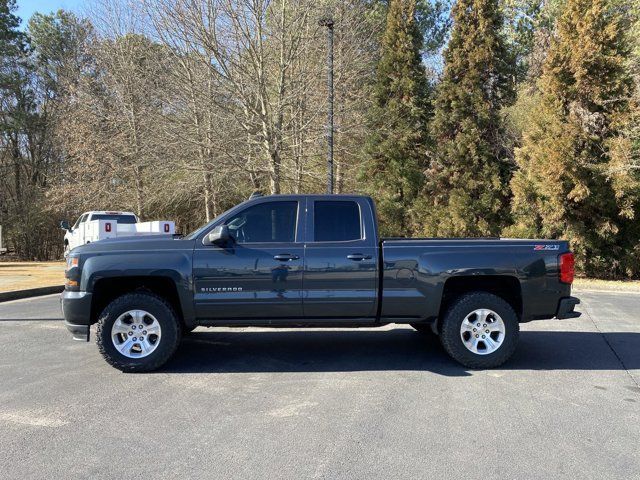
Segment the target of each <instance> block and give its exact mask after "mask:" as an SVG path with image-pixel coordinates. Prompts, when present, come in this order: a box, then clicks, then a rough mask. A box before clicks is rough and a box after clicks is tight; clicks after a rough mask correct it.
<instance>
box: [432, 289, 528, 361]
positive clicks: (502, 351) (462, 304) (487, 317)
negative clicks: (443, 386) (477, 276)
mask: <svg viewBox="0 0 640 480" xmlns="http://www.w3.org/2000/svg"><path fill="white" fill-rule="evenodd" d="M519 327H520V325H519V323H518V316H517V315H516V312H515V311H514V310H513V308H512V307H511V305H509V304H508V303H507V302H506V301H505V300H503V299H502V298H500V297H498V296H496V295H492V294H490V293H486V292H472V293H467V294H465V295H462V296H461V297H460V298H458V299H457V300H456V301H455V302H454V303H453V304H452V305H451V306H450V307H449V309H448V310H447V313H446V314H445V316H444V318H443V321H442V329H441V333H440V340H441V342H442V346H443V347H444V349H445V350H446V351H447V353H448V354H449V355H451V356H452V357H453V358H454V359H455V360H457V361H458V362H460V363H461V364H462V365H464V366H465V367H469V368H492V367H497V366H499V365H502V364H503V363H504V362H506V361H507V360H508V359H509V358H510V357H511V355H513V352H514V351H515V349H516V345H517V343H518V336H519V332H520V328H519Z"/></svg>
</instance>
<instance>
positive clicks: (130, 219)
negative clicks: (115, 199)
mask: <svg viewBox="0 0 640 480" xmlns="http://www.w3.org/2000/svg"><path fill="white" fill-rule="evenodd" d="M91 220H115V221H116V222H118V223H121V224H124V225H131V224H134V223H138V222H136V217H135V216H133V215H107V214H104V213H97V214H94V215H93V216H92V217H91Z"/></svg>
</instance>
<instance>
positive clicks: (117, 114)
mask: <svg viewBox="0 0 640 480" xmlns="http://www.w3.org/2000/svg"><path fill="white" fill-rule="evenodd" d="M639 14H640V2H638V1H637V0H634V2H632V3H629V2H623V1H620V0H457V1H451V2H449V1H448V0H388V1H386V0H344V1H337V0H321V1H307V0H299V1H291V0H199V1H193V0H144V1H142V2H131V1H128V0H97V1H95V2H93V3H92V5H91V9H90V11H88V12H86V14H83V15H82V16H79V15H77V14H74V13H71V12H67V11H62V10H61V11H58V12H55V13H51V14H35V15H34V16H33V17H32V18H31V19H29V21H28V24H27V25H26V28H23V29H21V28H20V19H18V18H17V17H16V16H15V0H0V53H1V55H2V60H1V62H2V63H1V64H0V96H1V98H0V188H1V191H0V223H1V224H2V225H3V226H4V227H5V232H6V236H7V239H8V241H9V242H10V246H11V247H12V248H13V249H14V250H15V251H16V252H17V253H18V254H19V255H20V256H21V257H23V258H29V259H46V258H55V257H57V256H59V255H60V254H61V245H62V242H61V238H60V237H61V234H60V231H59V230H58V229H57V223H58V222H59V220H60V219H62V218H73V217H75V216H77V215H78V214H79V213H81V212H82V211H84V210H89V209H103V208H104V209H123V210H125V209H126V210H132V211H134V212H136V213H137V214H138V215H139V216H141V217H143V218H149V219H151V218H158V217H163V218H170V219H174V220H176V222H177V224H178V226H179V229H180V230H181V231H183V232H186V231H188V230H190V229H192V228H195V227H196V226H198V225H199V224H201V223H203V222H205V221H208V220H210V219H212V218H214V217H215V216H216V215H218V214H220V213H221V212H222V211H224V210H225V209H227V208H229V207H230V206H232V205H234V204H236V203H237V202H239V201H241V200H243V199H245V198H247V196H248V195H249V194H250V193H251V192H253V191H262V192H264V193H267V194H269V193H271V194H273V193H312V192H313V193H315V192H322V191H324V188H325V184H326V164H325V161H326V160H325V152H326V126H325V119H326V111H327V105H326V95H327V90H326V88H327V87H326V73H327V72H326V68H327V67H326V63H325V59H326V48H327V47H326V31H325V30H324V28H325V27H323V26H322V25H320V22H319V20H320V19H321V18H323V17H326V16H327V15H331V16H332V17H333V19H334V25H335V26H334V32H335V39H334V68H335V81H334V82H335V112H334V115H335V135H334V138H335V144H334V151H335V175H336V182H335V184H336V187H335V188H336V193H341V192H361V193H368V194H371V195H372V196H373V197H374V198H375V200H376V202H377V205H378V210H379V215H380V218H381V224H382V231H383V233H384V234H385V235H399V236H406V235H416V236H433V237H437V236H470V237H479V236H511V237H513V236H517V237H528V238H531V237H548V238H566V239H568V240H570V242H571V245H572V248H573V249H574V250H575V252H576V253H577V258H578V267H579V269H580V270H581V271H582V272H583V273H584V274H586V275H590V276H596V277H603V278H638V277H640V221H639V220H638V218H637V216H638V214H639V213H640V208H639V206H640V157H639V150H640V127H639V122H638V119H639V117H640V115H639V112H640V108H639V100H640V97H639V93H638V92H639V89H638V86H639V82H640V22H639V20H638V18H639V17H638V15H639Z"/></svg>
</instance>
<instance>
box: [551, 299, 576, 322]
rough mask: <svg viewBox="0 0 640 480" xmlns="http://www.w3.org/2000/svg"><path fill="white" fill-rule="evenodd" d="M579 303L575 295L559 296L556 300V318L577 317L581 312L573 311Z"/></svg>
mask: <svg viewBox="0 0 640 480" xmlns="http://www.w3.org/2000/svg"><path fill="white" fill-rule="evenodd" d="M579 303H580V299H578V298H576V297H565V298H561V299H560V301H559V302H558V311H557V312H556V318H559V319H561V320H562V319H564V318H577V317H579V316H580V315H582V313H580V312H576V311H574V310H573V309H574V307H575V306H576V305H578V304H579Z"/></svg>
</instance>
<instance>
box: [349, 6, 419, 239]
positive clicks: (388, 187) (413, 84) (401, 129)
mask: <svg viewBox="0 0 640 480" xmlns="http://www.w3.org/2000/svg"><path fill="white" fill-rule="evenodd" d="M421 48H422V37H421V34H420V30H419V28H418V25H417V22H416V1H415V0H391V1H390V2H389V10H388V13H387V23H386V29H385V32H384V36H383V39H382V52H381V58H380V61H379V63H378V69H377V77H376V83H375V85H374V92H373V94H374V102H373V106H372V107H371V109H370V112H369V117H370V120H371V129H370V131H371V135H370V136H369V138H368V139H367V143H366V145H365V150H364V151H365V164H364V168H363V170H362V172H361V175H360V177H361V180H362V181H363V182H364V184H365V190H367V191H368V192H369V193H370V194H371V195H372V196H373V197H374V198H375V199H376V201H377V207H378V213H379V215H380V219H381V230H382V233H383V234H385V235H406V234H407V228H408V225H409V215H410V208H411V205H412V203H413V201H414V199H415V197H416V195H417V194H418V192H419V191H420V188H421V184H422V179H423V174H422V171H423V170H424V166H425V160H426V151H427V142H428V135H427V121H428V117H429V101H428V99H429V83H428V81H427V77H426V74H425V70H424V66H423V64H422V61H421V57H420V51H421Z"/></svg>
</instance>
